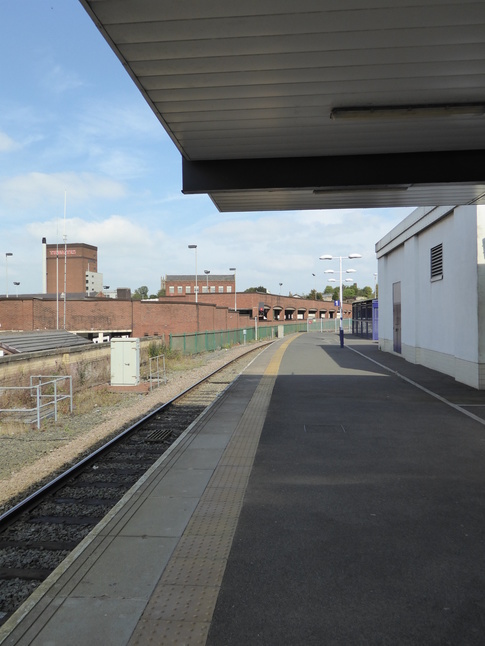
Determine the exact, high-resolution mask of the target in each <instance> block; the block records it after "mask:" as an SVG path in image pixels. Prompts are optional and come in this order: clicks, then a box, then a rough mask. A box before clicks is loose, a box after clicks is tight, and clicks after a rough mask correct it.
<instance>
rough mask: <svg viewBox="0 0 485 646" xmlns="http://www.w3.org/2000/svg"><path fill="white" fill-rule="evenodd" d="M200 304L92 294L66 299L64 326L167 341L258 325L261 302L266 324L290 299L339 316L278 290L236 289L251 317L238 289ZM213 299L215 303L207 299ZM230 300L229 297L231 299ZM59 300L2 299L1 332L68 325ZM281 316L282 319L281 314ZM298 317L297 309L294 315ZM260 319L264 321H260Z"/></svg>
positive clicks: (322, 305)
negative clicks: (253, 291) (247, 313)
mask: <svg viewBox="0 0 485 646" xmlns="http://www.w3.org/2000/svg"><path fill="white" fill-rule="evenodd" d="M200 296H201V298H200V301H199V303H198V305H197V306H196V305H195V303H194V302H193V301H191V300H189V299H184V298H182V299H174V298H172V297H166V298H165V299H160V301H123V300H116V299H101V298H100V299H96V300H94V299H89V300H67V301H66V329H68V330H70V331H72V332H89V331H93V332H115V331H120V332H126V333H128V334H129V333H130V331H131V335H132V336H134V337H143V336H154V335H158V336H160V337H163V338H165V340H166V342H168V336H169V335H170V334H180V333H182V332H188V333H190V332H196V331H199V332H203V331H206V330H231V329H237V328H241V327H248V326H251V325H254V316H256V315H257V312H258V303H259V302H260V301H262V302H264V303H265V305H267V306H269V307H270V309H269V311H268V314H267V317H268V323H270V322H273V321H274V319H273V309H272V308H273V307H274V306H275V305H281V306H282V307H285V306H289V305H290V304H291V305H292V306H293V307H295V308H297V309H298V308H299V307H300V308H306V311H305V313H304V319H306V318H307V317H308V310H309V309H310V308H312V309H314V308H317V312H316V318H317V319H318V318H319V316H320V313H321V312H322V311H323V310H327V314H326V318H329V315H328V311H332V312H333V313H334V318H335V317H336V312H337V309H338V308H337V307H336V306H335V305H334V304H333V302H322V301H311V300H306V299H295V298H289V297H284V296H277V295H274V294H266V295H264V297H263V296H262V295H260V294H242V293H241V294H238V295H237V306H238V309H239V308H241V309H248V310H251V315H250V316H245V315H242V314H239V313H235V312H234V311H233V308H234V302H233V300H232V299H233V298H234V294H227V295H226V294H221V295H220V296H219V297H218V298H214V294H211V295H200ZM209 300H211V301H212V302H207V301H209ZM227 301H229V302H227ZM56 312H57V306H56V301H55V300H42V299H33V300H31V299H29V300H27V299H26V300H23V299H22V298H19V299H17V298H9V299H3V300H0V331H8V330H26V331H28V330H55V329H56V328H57V327H59V328H61V329H62V328H63V327H64V301H63V300H60V301H59V316H58V317H57V313H56ZM351 313H352V307H351V304H350V303H349V304H347V303H345V304H344V315H345V318H347V317H350V316H351ZM280 320H281V321H282V320H283V318H281V319H280ZM292 320H293V321H294V322H296V321H297V320H299V319H297V311H295V312H294V316H293V319H292ZM261 323H262V321H261Z"/></svg>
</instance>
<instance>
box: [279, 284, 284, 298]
mask: <svg viewBox="0 0 485 646" xmlns="http://www.w3.org/2000/svg"><path fill="white" fill-rule="evenodd" d="M278 284H279V286H280V296H281V288H282V286H283V283H278Z"/></svg>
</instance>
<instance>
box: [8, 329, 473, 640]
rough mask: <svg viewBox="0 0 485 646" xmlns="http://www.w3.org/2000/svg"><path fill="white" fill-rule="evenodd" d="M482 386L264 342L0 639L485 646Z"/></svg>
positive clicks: (376, 356)
mask: <svg viewBox="0 0 485 646" xmlns="http://www.w3.org/2000/svg"><path fill="white" fill-rule="evenodd" d="M484 464H485V394H484V393H483V392H480V391H476V390H474V389H472V388H468V387H467V386H464V385H462V384H458V383H456V382H455V381H454V380H453V379H451V378H449V377H447V376H444V375H441V374H439V373H436V372H434V371H431V370H428V369H426V368H424V367H422V366H416V365H412V364H409V363H406V362H405V361H403V360H402V359H401V358H400V357H398V356H394V355H390V354H384V353H380V352H379V351H378V349H377V346H376V344H375V343H373V342H370V341H365V340H362V339H355V338H353V337H350V336H348V337H346V345H345V347H344V348H341V347H340V345H339V338H338V336H336V335H334V334H331V333H323V334H322V333H317V332H316V333H309V334H300V335H294V336H291V337H288V338H286V339H280V340H278V341H276V342H275V343H273V344H272V345H271V346H268V347H267V348H266V349H265V350H264V351H263V352H262V353H261V354H259V355H258V357H257V358H256V359H255V360H254V361H253V363H252V364H251V365H250V366H249V368H248V369H247V370H246V371H245V372H244V373H243V374H242V375H241V376H240V377H239V378H238V379H237V380H236V382H234V384H233V385H232V386H231V387H230V388H229V389H228V390H227V391H226V392H225V393H224V395H222V396H221V397H220V398H219V399H218V400H217V402H216V403H215V404H213V405H212V406H211V407H210V408H209V409H208V410H207V411H205V413H204V414H203V415H202V416H201V417H199V418H198V419H197V420H196V421H195V422H194V424H192V426H191V427H189V429H187V431H186V432H185V433H184V434H183V435H182V436H181V437H180V438H179V440H177V442H176V443H175V444H174V445H173V446H172V447H171V448H170V449H169V450H168V451H167V452H166V453H165V454H164V455H163V456H162V457H161V458H160V460H159V461H158V462H157V463H156V464H155V465H154V466H153V467H152V468H151V469H150V470H149V471H148V472H147V473H146V475H145V476H144V477H143V478H142V479H141V480H140V481H139V482H138V483H137V484H136V485H135V486H134V487H133V488H132V489H131V490H130V491H129V492H128V493H127V494H126V495H125V497H124V498H123V499H122V500H121V501H120V502H119V503H118V505H117V506H116V507H115V508H114V509H113V510H112V511H111V512H110V514H109V515H108V516H107V517H106V518H105V519H104V520H103V521H102V522H101V523H99V524H98V526H97V527H96V528H95V529H94V530H93V532H91V534H90V535H89V536H88V537H87V538H86V539H85V540H84V541H83V543H81V544H80V545H79V546H78V548H77V549H76V550H75V552H73V553H72V554H71V555H70V556H69V557H68V558H67V559H66V560H65V561H64V562H63V563H62V564H61V566H59V568H57V570H56V571H55V572H54V573H53V574H52V575H51V576H50V577H49V578H48V579H47V580H46V581H45V582H44V583H43V584H42V585H41V586H40V587H39V588H38V589H37V590H36V592H35V593H34V594H33V595H32V596H31V597H30V598H29V599H28V600H27V602H26V603H25V604H24V605H23V606H22V607H21V608H20V609H19V610H18V611H17V612H16V613H15V614H14V615H13V616H12V617H11V618H10V619H9V620H8V621H7V622H6V623H5V624H4V626H2V627H1V628H0V644H2V646H4V645H9V646H13V645H17V646H27V645H29V646H30V645H34V646H67V645H69V646H81V645H82V646H86V644H93V645H94V644H103V646H125V645H128V646H135V645H140V646H141V645H143V646H146V645H148V644H155V645H162V646H165V645H168V644H174V645H176V646H182V645H197V646H199V645H200V646H203V645H207V646H223V645H224V646H248V644H251V645H252V646H253V645H259V644H261V645H265V646H266V645H269V646H273V645H274V646H281V645H282V644H285V645H291V646H297V645H305V646H309V645H318V646H327V645H328V646H330V645H332V646H352V645H354V644H355V645H364V644H365V645H372V646H373V645H376V646H377V645H379V646H384V645H387V644H393V645H408V644H409V645H414V644H417V645H424V644H426V645H427V646H429V645H431V644H436V645H438V644H440V645H445V644H453V645H454V644H460V645H461V646H465V645H475V644H476V645H478V644H480V645H482V644H483V643H485V495H484V492H485V486H484V485H485V469H484Z"/></svg>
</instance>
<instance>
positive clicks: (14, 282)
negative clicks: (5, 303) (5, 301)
mask: <svg viewBox="0 0 485 646" xmlns="http://www.w3.org/2000/svg"><path fill="white" fill-rule="evenodd" d="M13 284H14V285H15V287H16V288H17V298H18V297H19V285H20V283H19V282H17V281H15V280H14V281H13Z"/></svg>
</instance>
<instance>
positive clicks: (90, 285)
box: [86, 271, 103, 294]
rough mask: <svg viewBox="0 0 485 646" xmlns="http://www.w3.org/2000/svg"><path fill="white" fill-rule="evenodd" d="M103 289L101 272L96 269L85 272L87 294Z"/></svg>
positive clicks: (97, 292)
mask: <svg viewBox="0 0 485 646" xmlns="http://www.w3.org/2000/svg"><path fill="white" fill-rule="evenodd" d="M102 291H103V274H101V273H98V272H96V271H87V272H86V292H87V293H88V294H99V292H102Z"/></svg>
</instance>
